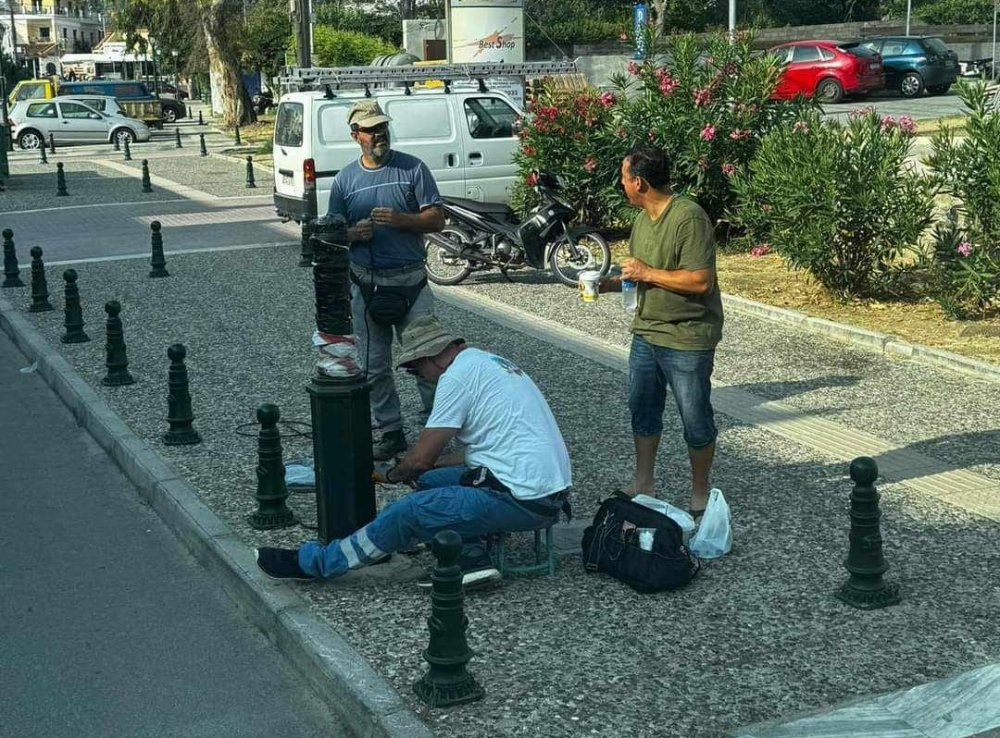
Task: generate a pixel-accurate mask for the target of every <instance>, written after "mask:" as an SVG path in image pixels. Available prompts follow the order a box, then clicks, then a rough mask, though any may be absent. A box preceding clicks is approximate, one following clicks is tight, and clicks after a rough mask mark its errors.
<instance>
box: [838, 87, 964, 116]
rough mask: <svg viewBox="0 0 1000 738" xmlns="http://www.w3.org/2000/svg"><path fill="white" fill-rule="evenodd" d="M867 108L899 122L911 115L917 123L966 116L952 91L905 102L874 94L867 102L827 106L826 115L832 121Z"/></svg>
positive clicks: (894, 95)
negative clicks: (902, 116) (872, 108)
mask: <svg viewBox="0 0 1000 738" xmlns="http://www.w3.org/2000/svg"><path fill="white" fill-rule="evenodd" d="M868 106H872V107H874V108H875V109H876V110H878V112H879V113H881V114H882V115H892V116H894V117H896V118H898V117H899V116H901V115H908V116H910V117H911V118H913V119H914V120H924V119H928V118H942V117H945V116H953V115H960V114H962V113H963V112H965V106H964V105H963V103H962V100H961V99H960V98H959V97H958V95H956V94H955V91H954V89H952V90H951V91H950V92H948V94H946V95H927V94H924V95H922V96H920V97H915V98H905V97H903V96H902V95H900V94H899V93H898V92H893V91H890V90H883V91H881V92H875V93H872V94H871V95H869V96H868V97H866V98H864V99H858V98H848V99H847V100H845V101H844V102H840V103H837V104H836V105H824V106H823V114H824V115H827V116H832V117H843V116H847V115H848V114H850V113H851V111H854V110H860V109H861V108H866V107H868Z"/></svg>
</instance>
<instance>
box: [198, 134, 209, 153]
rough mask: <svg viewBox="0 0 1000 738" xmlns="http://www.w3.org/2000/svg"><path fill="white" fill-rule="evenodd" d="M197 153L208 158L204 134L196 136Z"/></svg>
mask: <svg viewBox="0 0 1000 738" xmlns="http://www.w3.org/2000/svg"><path fill="white" fill-rule="evenodd" d="M198 151H199V152H200V153H201V155H202V156H208V149H206V148H205V134H204V133H199V134H198Z"/></svg>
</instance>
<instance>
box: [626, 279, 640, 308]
mask: <svg viewBox="0 0 1000 738" xmlns="http://www.w3.org/2000/svg"><path fill="white" fill-rule="evenodd" d="M637 304H638V285H636V283H635V282H633V281H632V280H631V279H623V280H622V307H624V308H625V309H626V310H628V311H629V312H632V311H634V310H635V308H636V306H637Z"/></svg>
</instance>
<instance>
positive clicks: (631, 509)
mask: <svg viewBox="0 0 1000 738" xmlns="http://www.w3.org/2000/svg"><path fill="white" fill-rule="evenodd" d="M643 529H644V530H643ZM650 529H652V531H653V532H652V533H650V532H649V531H650ZM641 540H642V542H643V543H645V544H646V547H648V548H649V549H650V550H648V551H647V550H644V549H643V547H642V546H641V545H640V541H641ZM583 566H584V568H585V569H586V570H587V571H591V572H593V571H601V572H604V573H605V574H609V575H611V576H613V577H614V578H615V579H620V580H621V581H623V582H625V584H627V585H628V586H630V587H631V588H632V589H634V590H635V591H637V592H643V593H649V592H662V591H664V590H668V589H677V588H678V587H683V586H684V585H685V584H687V583H688V582H690V581H691V579H692V578H693V577H694V575H695V574H697V573H698V568H699V565H698V560H697V559H695V558H694V557H692V556H691V552H690V551H688V548H687V546H685V545H684V537H683V534H682V532H681V527H680V526H679V525H677V523H675V522H674V521H673V520H671V519H670V518H668V517H667V516H666V515H663V514H661V513H658V512H656V510H650V509H649V508H648V507H644V506H643V505H640V504H639V503H637V502H632V501H631V500H626V499H623V498H619V497H610V498H608V499H606V500H605V501H604V502H602V503H601V507H600V509H599V510H598V511H597V515H595V516H594V524H593V525H591V526H589V527H588V528H587V529H586V530H585V531H584V532H583Z"/></svg>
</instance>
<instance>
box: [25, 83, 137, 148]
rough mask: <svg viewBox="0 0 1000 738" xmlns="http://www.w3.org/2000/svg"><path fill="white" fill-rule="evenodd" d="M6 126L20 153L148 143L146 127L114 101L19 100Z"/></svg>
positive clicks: (75, 98) (74, 98)
mask: <svg viewBox="0 0 1000 738" xmlns="http://www.w3.org/2000/svg"><path fill="white" fill-rule="evenodd" d="M8 125H10V126H11V128H12V135H13V137H14V140H15V141H16V142H17V145H18V146H19V147H21V148H22V149H27V150H31V149H39V148H41V147H43V146H45V144H46V143H47V142H48V141H49V137H50V136H51V137H52V139H53V140H54V141H55V142H56V143H57V144H69V143H109V142H112V141H118V144H119V146H124V145H125V142H126V141H128V142H129V143H134V142H136V141H148V140H149V139H150V136H151V133H150V130H149V126H147V125H146V124H145V123H143V122H142V121H141V120H136V119H135V118H128V117H126V116H125V114H124V113H123V112H122V109H121V107H120V106H119V104H118V101H117V100H116V99H115V98H113V97H101V96H95V95H81V96H61V97H53V98H50V99H48V100H21V101H19V102H17V103H15V104H14V107H13V108H11V110H10V111H9V113H8Z"/></svg>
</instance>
